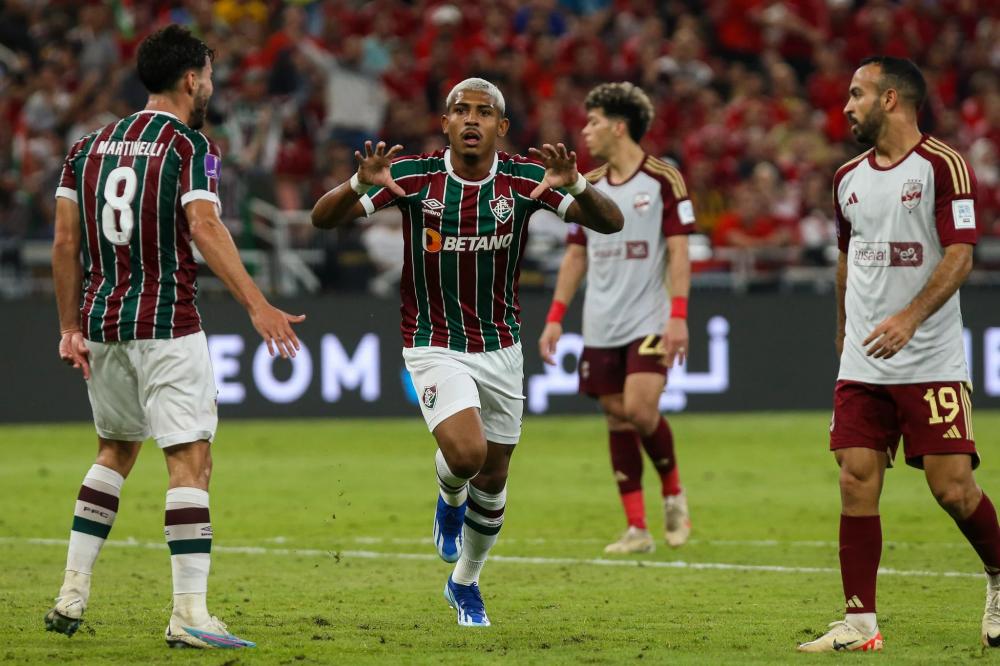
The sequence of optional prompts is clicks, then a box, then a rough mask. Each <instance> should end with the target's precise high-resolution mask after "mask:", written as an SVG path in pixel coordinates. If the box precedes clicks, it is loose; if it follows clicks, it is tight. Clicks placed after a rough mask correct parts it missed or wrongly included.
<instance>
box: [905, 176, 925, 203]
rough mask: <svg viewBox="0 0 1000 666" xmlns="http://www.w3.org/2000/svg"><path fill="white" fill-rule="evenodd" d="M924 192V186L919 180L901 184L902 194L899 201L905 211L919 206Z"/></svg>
mask: <svg viewBox="0 0 1000 666" xmlns="http://www.w3.org/2000/svg"><path fill="white" fill-rule="evenodd" d="M923 192H924V184H923V183H922V182H921V181H919V180H908V181H906V182H905V183H903V192H902V194H901V195H900V201H901V202H902V204H903V206H904V207H905V208H906V209H907V210H913V209H914V208H916V207H917V206H918V205H919V204H920V197H921V196H922V195H923Z"/></svg>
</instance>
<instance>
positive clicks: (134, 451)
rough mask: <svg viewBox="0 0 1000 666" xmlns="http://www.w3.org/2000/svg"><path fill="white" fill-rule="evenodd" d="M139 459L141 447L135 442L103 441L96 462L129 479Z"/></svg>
mask: <svg viewBox="0 0 1000 666" xmlns="http://www.w3.org/2000/svg"><path fill="white" fill-rule="evenodd" d="M138 457H139V445H138V444H136V443H134V442H111V441H103V442H102V443H101V447H100V450H99V451H98V453H97V460H96V462H97V464H98V465H102V466H103V467H107V468H108V469H113V470H115V471H116V472H118V473H119V474H121V475H122V476H124V477H127V476H128V475H129V472H131V471H132V467H133V466H134V465H135V461H136V459H137V458H138Z"/></svg>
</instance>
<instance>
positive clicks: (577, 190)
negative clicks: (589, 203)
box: [566, 173, 587, 197]
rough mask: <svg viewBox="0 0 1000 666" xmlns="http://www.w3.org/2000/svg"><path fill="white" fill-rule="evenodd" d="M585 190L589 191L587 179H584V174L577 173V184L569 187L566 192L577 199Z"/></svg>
mask: <svg viewBox="0 0 1000 666" xmlns="http://www.w3.org/2000/svg"><path fill="white" fill-rule="evenodd" d="M585 189H587V179H586V178H584V177H583V174H582V173H577V174H576V182H575V183H573V184H572V185H570V186H569V187H567V188H566V191H567V192H569V193H570V194H572V195H573V196H574V197H577V196H580V195H581V194H582V193H583V191H584V190H585Z"/></svg>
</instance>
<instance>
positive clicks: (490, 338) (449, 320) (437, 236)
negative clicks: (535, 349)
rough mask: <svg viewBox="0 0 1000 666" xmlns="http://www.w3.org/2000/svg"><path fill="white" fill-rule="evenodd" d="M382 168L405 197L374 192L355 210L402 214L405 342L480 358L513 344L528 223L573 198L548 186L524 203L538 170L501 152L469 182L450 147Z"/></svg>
mask: <svg viewBox="0 0 1000 666" xmlns="http://www.w3.org/2000/svg"><path fill="white" fill-rule="evenodd" d="M390 169H391V172H392V177H393V180H395V181H396V183H397V184H398V185H399V186H400V187H401V188H402V189H403V190H404V191H405V192H406V196H404V197H396V195H394V194H393V193H392V192H391V191H389V190H388V189H386V188H378V189H373V190H371V191H370V192H369V193H368V194H366V195H364V196H362V197H361V204H362V205H363V206H364V208H365V212H366V213H367V214H369V215H371V214H372V213H373V212H374V211H376V210H378V209H380V208H384V207H386V206H389V205H396V206H398V207H399V208H400V210H402V212H403V246H404V262H403V275H402V280H401V281H400V294H401V296H402V307H401V308H400V309H401V311H402V315H403V316H402V325H401V329H402V333H403V346H404V347H448V348H449V349H454V350H457V351H466V352H483V351H495V350H497V349H502V348H504V347H509V346H510V345H513V344H515V343H517V342H518V341H519V340H520V329H521V320H520V311H521V309H520V306H519V305H518V301H517V289H518V277H519V275H520V269H521V259H522V258H523V256H524V247H525V242H526V241H527V237H528V218H529V217H530V216H531V214H532V213H534V212H535V211H536V210H538V209H539V208H543V207H544V208H547V209H549V210H551V211H553V212H555V213H558V214H559V215H560V216H561V217H565V215H566V209H567V208H569V205H570V204H571V203H572V202H573V197H572V196H570V195H569V194H567V193H565V192H564V191H561V190H552V189H549V190H546V191H545V192H544V194H542V196H541V197H539V198H538V199H537V200H536V199H532V198H531V197H530V196H529V195H530V194H531V191H532V190H534V189H535V187H536V186H537V185H538V183H540V182H541V181H542V180H543V178H544V176H545V169H544V167H542V165H541V164H539V163H538V162H536V161H533V160H529V159H527V158H524V157H521V156H519V155H508V154H506V153H503V152H499V153H497V155H496V157H495V158H494V160H493V168H492V169H491V171H490V174H489V175H488V176H487V177H486V178H484V179H483V180H481V181H477V182H471V181H467V180H464V179H462V178H460V177H459V176H458V175H456V174H455V172H454V169H453V168H452V165H451V161H450V154H449V151H448V150H440V151H437V152H435V153H432V154H425V155H408V156H402V157H399V158H396V159H395V160H394V161H393V163H392V166H391V168H390Z"/></svg>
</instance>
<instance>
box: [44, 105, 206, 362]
mask: <svg viewBox="0 0 1000 666" xmlns="http://www.w3.org/2000/svg"><path fill="white" fill-rule="evenodd" d="M221 162H222V160H221V158H220V156H219V151H218V149H217V148H216V147H215V145H214V144H212V143H211V142H210V141H209V140H208V139H207V138H205V136H204V135H203V134H202V133H201V132H198V131H196V130H193V129H191V128H190V127H188V126H187V125H185V124H184V123H182V122H181V121H180V120H179V119H178V118H177V117H176V116H174V115H172V114H169V113H162V112H152V111H140V112H139V113H134V114H132V115H131V116H127V117H125V118H122V119H121V120H119V121H117V122H113V123H111V124H109V125H106V126H104V127H102V128H101V129H99V130H97V131H96V132H93V133H92V134H89V135H87V136H85V137H83V138H82V139H80V140H79V141H77V142H76V143H75V144H74V145H73V147H72V148H71V149H70V151H69V155H68V156H67V157H66V161H65V163H64V165H63V170H62V177H61V179H60V181H59V188H58V189H57V190H56V196H57V197H63V198H66V199H70V200H71V201H74V202H76V204H77V206H78V208H79V212H80V229H81V236H82V243H81V245H82V252H83V271H84V272H83V287H84V289H83V301H82V304H81V311H80V312H81V323H82V325H83V333H84V335H85V336H86V337H87V339H89V340H94V341H97V342H115V341H119V340H136V339H149V338H157V339H164V338H174V337H180V336H182V335H188V334H190V333H195V332H197V331H200V330H201V317H200V316H199V314H198V308H197V306H196V303H195V298H196V294H197V285H196V284H195V275H196V273H197V265H196V264H195V261H194V254H193V253H192V249H191V229H190V227H189V225H188V220H187V215H186V214H185V212H184V206H185V205H186V204H188V203H190V202H191V201H195V200H198V199H204V200H208V201H211V202H213V203H215V204H216V205H218V204H219V196H218V191H219V169H220V165H221Z"/></svg>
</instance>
